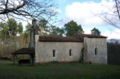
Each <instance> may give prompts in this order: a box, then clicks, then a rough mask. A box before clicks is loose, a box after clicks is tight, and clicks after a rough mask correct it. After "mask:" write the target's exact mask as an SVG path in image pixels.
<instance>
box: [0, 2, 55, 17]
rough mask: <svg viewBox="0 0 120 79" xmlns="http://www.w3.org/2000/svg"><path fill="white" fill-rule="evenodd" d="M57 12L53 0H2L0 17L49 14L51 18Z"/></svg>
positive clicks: (43, 15) (44, 15)
mask: <svg viewBox="0 0 120 79" xmlns="http://www.w3.org/2000/svg"><path fill="white" fill-rule="evenodd" d="M55 14H56V13H55V12H54V7H53V2H52V0H40V1H38V0H0V18H1V17H2V16H6V17H7V18H8V17H10V16H12V17H17V18H21V16H24V17H26V18H31V17H32V18H38V17H46V16H47V17H49V18H50V17H51V16H54V15H55ZM18 15H19V17H18ZM1 19H2V18H1Z"/></svg>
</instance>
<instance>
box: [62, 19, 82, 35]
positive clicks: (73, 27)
mask: <svg viewBox="0 0 120 79" xmlns="http://www.w3.org/2000/svg"><path fill="white" fill-rule="evenodd" d="M64 26H65V32H66V35H67V36H74V35H77V34H82V33H83V32H84V31H83V29H82V26H81V25H78V24H77V23H76V22H74V21H73V20H72V21H70V22H68V23H66V24H65V25H64Z"/></svg>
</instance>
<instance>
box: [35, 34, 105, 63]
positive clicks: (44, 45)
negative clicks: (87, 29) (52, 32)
mask: <svg viewBox="0 0 120 79" xmlns="http://www.w3.org/2000/svg"><path fill="white" fill-rule="evenodd" d="M81 36H82V39H83V40H82V41H81V40H80V41H79V40H78V38H66V37H58V38H54V37H52V38H49V37H46V38H44V39H43V37H42V38H40V37H39V36H36V46H35V62H36V63H47V62H78V61H81V59H82V57H83V62H86V63H99V64H107V43H106V37H103V36H93V35H81ZM79 39H81V38H79Z"/></svg>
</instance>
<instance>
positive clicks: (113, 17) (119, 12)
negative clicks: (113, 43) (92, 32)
mask: <svg viewBox="0 0 120 79" xmlns="http://www.w3.org/2000/svg"><path fill="white" fill-rule="evenodd" d="M103 20H104V21H106V22H107V23H109V24H110V25H112V26H114V27H116V28H118V29H120V0H114V6H113V9H112V8H111V12H110V13H103Z"/></svg>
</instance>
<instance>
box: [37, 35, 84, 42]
mask: <svg viewBox="0 0 120 79" xmlns="http://www.w3.org/2000/svg"><path fill="white" fill-rule="evenodd" d="M39 41H41V42H83V41H82V40H81V39H79V38H76V37H52V36H40V37H39Z"/></svg>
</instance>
